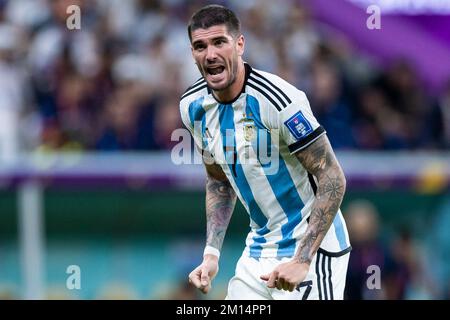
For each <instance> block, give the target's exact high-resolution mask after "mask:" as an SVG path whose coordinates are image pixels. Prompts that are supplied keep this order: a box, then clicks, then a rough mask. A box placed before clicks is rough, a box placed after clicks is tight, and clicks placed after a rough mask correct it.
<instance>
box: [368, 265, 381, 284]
mask: <svg viewBox="0 0 450 320" xmlns="http://www.w3.org/2000/svg"><path fill="white" fill-rule="evenodd" d="M366 272H367V274H369V275H370V276H369V277H368V278H367V281H366V285H367V289H369V290H380V289H381V270H380V267H379V266H377V265H375V264H373V265H370V266H368V267H367V271H366Z"/></svg>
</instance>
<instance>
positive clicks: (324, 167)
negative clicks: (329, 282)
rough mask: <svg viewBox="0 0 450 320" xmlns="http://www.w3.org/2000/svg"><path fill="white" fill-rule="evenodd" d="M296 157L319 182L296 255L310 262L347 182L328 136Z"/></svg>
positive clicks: (331, 221) (329, 223)
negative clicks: (307, 223)
mask: <svg viewBox="0 0 450 320" xmlns="http://www.w3.org/2000/svg"><path fill="white" fill-rule="evenodd" d="M296 156H297V158H298V159H299V160H300V162H301V163H302V165H303V167H304V168H305V169H306V170H307V171H308V172H309V173H311V174H313V175H314V176H315V177H316V178H317V182H318V184H317V192H316V198H315V200H314V203H313V205H312V208H311V215H310V218H309V225H308V228H307V229H306V233H305V235H304V236H303V238H302V240H301V241H300V244H299V248H298V250H297V253H296V255H295V257H296V258H297V259H298V260H299V262H300V263H308V264H310V263H311V260H312V258H313V256H314V255H315V253H316V251H317V250H318V249H319V246H320V243H321V242H322V240H323V238H324V237H325V235H326V233H327V231H328V229H329V228H330V226H331V224H332V223H333V220H334V217H335V216H336V213H337V212H338V210H339V207H340V205H341V203H342V199H343V198H344V193H345V186H346V181H345V176H344V173H343V171H342V169H341V166H340V165H339V162H338V161H337V159H336V157H335V155H334V152H333V149H332V148H331V145H330V142H329V141H328V138H327V136H326V135H323V136H321V137H320V138H319V139H317V141H315V142H314V143H313V144H311V146H309V147H308V148H306V149H305V150H303V151H300V152H298V153H297V154H296Z"/></svg>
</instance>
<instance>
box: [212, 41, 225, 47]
mask: <svg viewBox="0 0 450 320" xmlns="http://www.w3.org/2000/svg"><path fill="white" fill-rule="evenodd" d="M224 43H225V41H224V40H223V39H218V40H216V41H214V45H215V46H217V47H220V46H221V45H222V44H224Z"/></svg>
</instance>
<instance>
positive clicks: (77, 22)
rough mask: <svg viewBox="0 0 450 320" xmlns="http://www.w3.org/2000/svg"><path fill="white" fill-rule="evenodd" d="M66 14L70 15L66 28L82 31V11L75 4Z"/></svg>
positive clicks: (68, 8)
mask: <svg viewBox="0 0 450 320" xmlns="http://www.w3.org/2000/svg"><path fill="white" fill-rule="evenodd" d="M66 13H67V14H70V15H69V16H68V17H67V19H66V27H67V29H69V30H80V29H81V9H80V7H79V6H77V5H75V4H73V5H70V6H68V7H67V9H66Z"/></svg>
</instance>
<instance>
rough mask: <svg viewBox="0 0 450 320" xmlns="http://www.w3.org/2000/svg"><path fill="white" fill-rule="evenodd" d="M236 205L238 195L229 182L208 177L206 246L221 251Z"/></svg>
mask: <svg viewBox="0 0 450 320" xmlns="http://www.w3.org/2000/svg"><path fill="white" fill-rule="evenodd" d="M235 204H236V194H235V192H234V190H233V188H232V187H231V185H230V183H229V182H228V180H225V181H221V180H217V179H215V178H213V177H210V176H208V178H207V182H206V245H207V246H211V247H214V248H216V249H217V250H219V251H220V250H221V248H222V244H223V240H224V238H225V233H226V231H227V228H228V224H229V223H230V219H231V215H232V214H233V210H234V206H235Z"/></svg>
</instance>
